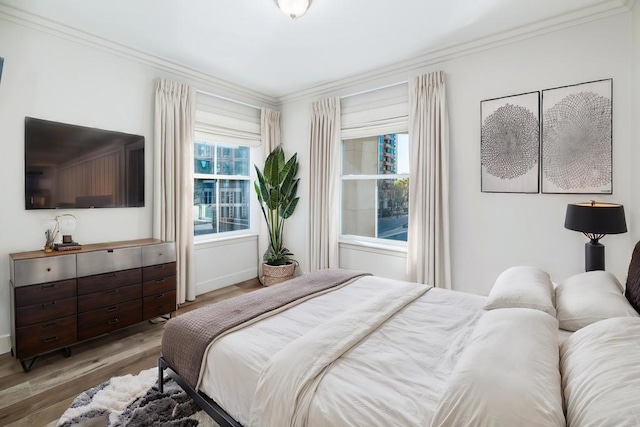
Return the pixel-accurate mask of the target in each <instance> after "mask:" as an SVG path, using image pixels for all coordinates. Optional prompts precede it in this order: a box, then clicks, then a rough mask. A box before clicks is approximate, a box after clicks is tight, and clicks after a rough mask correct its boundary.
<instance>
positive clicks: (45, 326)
mask: <svg viewBox="0 0 640 427" xmlns="http://www.w3.org/2000/svg"><path fill="white" fill-rule="evenodd" d="M57 323H58V322H56V321H55V320H54V321H53V322H47V323H44V324H43V325H42V327H43V328H48V327H49V326H53V325H55V324H57Z"/></svg>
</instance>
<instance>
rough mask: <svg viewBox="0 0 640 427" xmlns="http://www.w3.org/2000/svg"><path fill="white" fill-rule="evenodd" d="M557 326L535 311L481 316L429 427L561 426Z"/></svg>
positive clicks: (524, 310)
mask: <svg viewBox="0 0 640 427" xmlns="http://www.w3.org/2000/svg"><path fill="white" fill-rule="evenodd" d="M557 332H558V321H557V320H556V319H554V318H553V317H552V316H549V315H548V314H545V313H543V312H541V311H539V310H532V309H522V308H511V309H509V308H507V309H503V310H492V311H488V312H486V313H484V314H483V315H482V317H481V318H480V320H479V321H478V323H477V325H476V327H475V329H474V331H473V334H472V336H471V338H470V340H469V342H468V344H467V346H466V347H465V349H464V351H463V352H462V354H461V355H460V359H459V360H458V362H457V363H456V366H455V368H454V369H453V372H452V374H451V376H450V377H449V381H448V383H447V386H446V387H445V390H444V392H443V393H442V396H441V397H440V400H439V401H438V405H437V406H436V410H435V414H434V416H433V420H432V421H431V426H432V427H435V426H438V427H439V426H531V427H533V426H540V427H542V426H544V427H549V426H565V420H564V414H563V412H562V393H561V382H560V369H559V364H560V356H559V346H558V336H557Z"/></svg>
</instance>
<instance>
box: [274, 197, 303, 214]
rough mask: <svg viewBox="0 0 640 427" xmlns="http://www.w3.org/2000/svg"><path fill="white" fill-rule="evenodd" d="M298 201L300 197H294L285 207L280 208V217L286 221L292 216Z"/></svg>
mask: <svg viewBox="0 0 640 427" xmlns="http://www.w3.org/2000/svg"><path fill="white" fill-rule="evenodd" d="M298 200H300V197H296V198H295V199H293V200H291V201H290V202H289V204H287V205H286V206H282V207H281V208H280V212H279V214H280V217H282V218H284V219H287V218H289V217H290V216H291V215H293V211H294V210H296V206H297V205H298Z"/></svg>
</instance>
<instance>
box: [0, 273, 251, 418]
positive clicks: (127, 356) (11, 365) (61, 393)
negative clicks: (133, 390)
mask: <svg viewBox="0 0 640 427" xmlns="http://www.w3.org/2000/svg"><path fill="white" fill-rule="evenodd" d="M261 287H262V285H260V282H258V279H257V278H256V279H252V280H248V281H246V282H242V283H239V284H236V285H233V286H228V287H226V288H223V289H219V290H216V291H213V292H209V293H207V294H204V295H200V296H198V297H197V298H196V300H195V301H193V302H188V303H186V304H183V305H181V306H180V308H179V309H178V311H177V315H180V314H182V313H186V312H188V311H191V310H193V309H196V308H198V307H202V306H204V305H207V304H211V303H214V302H217V301H221V300H223V299H227V298H231V297H233V296H236V295H241V294H244V293H247V292H251V291H254V290H256V289H259V288H261ZM163 329H164V321H160V322H157V323H155V324H154V323H151V322H144V323H140V324H138V325H134V326H131V327H129V328H125V329H124V330H120V331H117V332H114V333H112V334H110V335H105V336H102V337H99V338H96V339H93V340H91V341H88V342H85V343H81V344H77V345H75V346H73V347H72V348H71V357H69V358H65V357H64V355H63V354H62V351H57V352H54V353H50V354H47V355H45V356H42V357H41V358H40V359H38V361H37V362H36V364H35V365H34V367H33V369H32V370H31V372H28V373H25V372H23V371H22V367H21V366H20V362H19V361H18V360H16V359H14V358H13V357H11V354H3V355H0V426H48V425H52V426H53V425H55V423H56V421H57V420H58V418H59V417H60V415H62V413H63V412H64V411H65V410H66V409H67V408H68V407H69V405H70V404H71V401H72V400H73V399H74V398H75V397H76V396H77V395H78V394H80V393H82V392H83V391H85V390H87V389H89V388H91V387H93V386H96V385H98V384H100V383H101V382H104V381H106V380H108V379H109V378H111V377H114V376H118V375H125V374H137V373H138V372H140V371H141V370H143V369H148V368H151V367H154V366H156V364H157V360H158V356H159V355H160V342H161V339H162V332H163Z"/></svg>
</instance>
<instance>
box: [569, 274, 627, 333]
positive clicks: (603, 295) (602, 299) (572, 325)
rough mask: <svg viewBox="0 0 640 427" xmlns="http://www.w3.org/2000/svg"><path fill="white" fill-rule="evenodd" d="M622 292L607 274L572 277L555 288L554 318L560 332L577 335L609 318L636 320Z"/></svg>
mask: <svg viewBox="0 0 640 427" xmlns="http://www.w3.org/2000/svg"><path fill="white" fill-rule="evenodd" d="M622 292H623V288H622V285H621V284H620V282H618V279H616V277H615V276H614V275H613V274H611V273H609V272H608V271H588V272H586V273H581V274H576V275H575V276H571V277H570V278H568V279H566V280H565V281H564V282H562V283H560V284H559V285H558V287H557V288H556V311H557V315H556V318H557V319H558V321H559V322H560V328H561V329H565V330H567V331H577V330H578V329H580V328H583V327H585V326H587V325H590V324H592V323H594V322H597V321H599V320H604V319H609V318H612V317H638V313H637V312H636V311H635V310H634V309H633V307H632V306H631V304H629V301H627V299H626V298H625V297H624V295H623V294H622Z"/></svg>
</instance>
